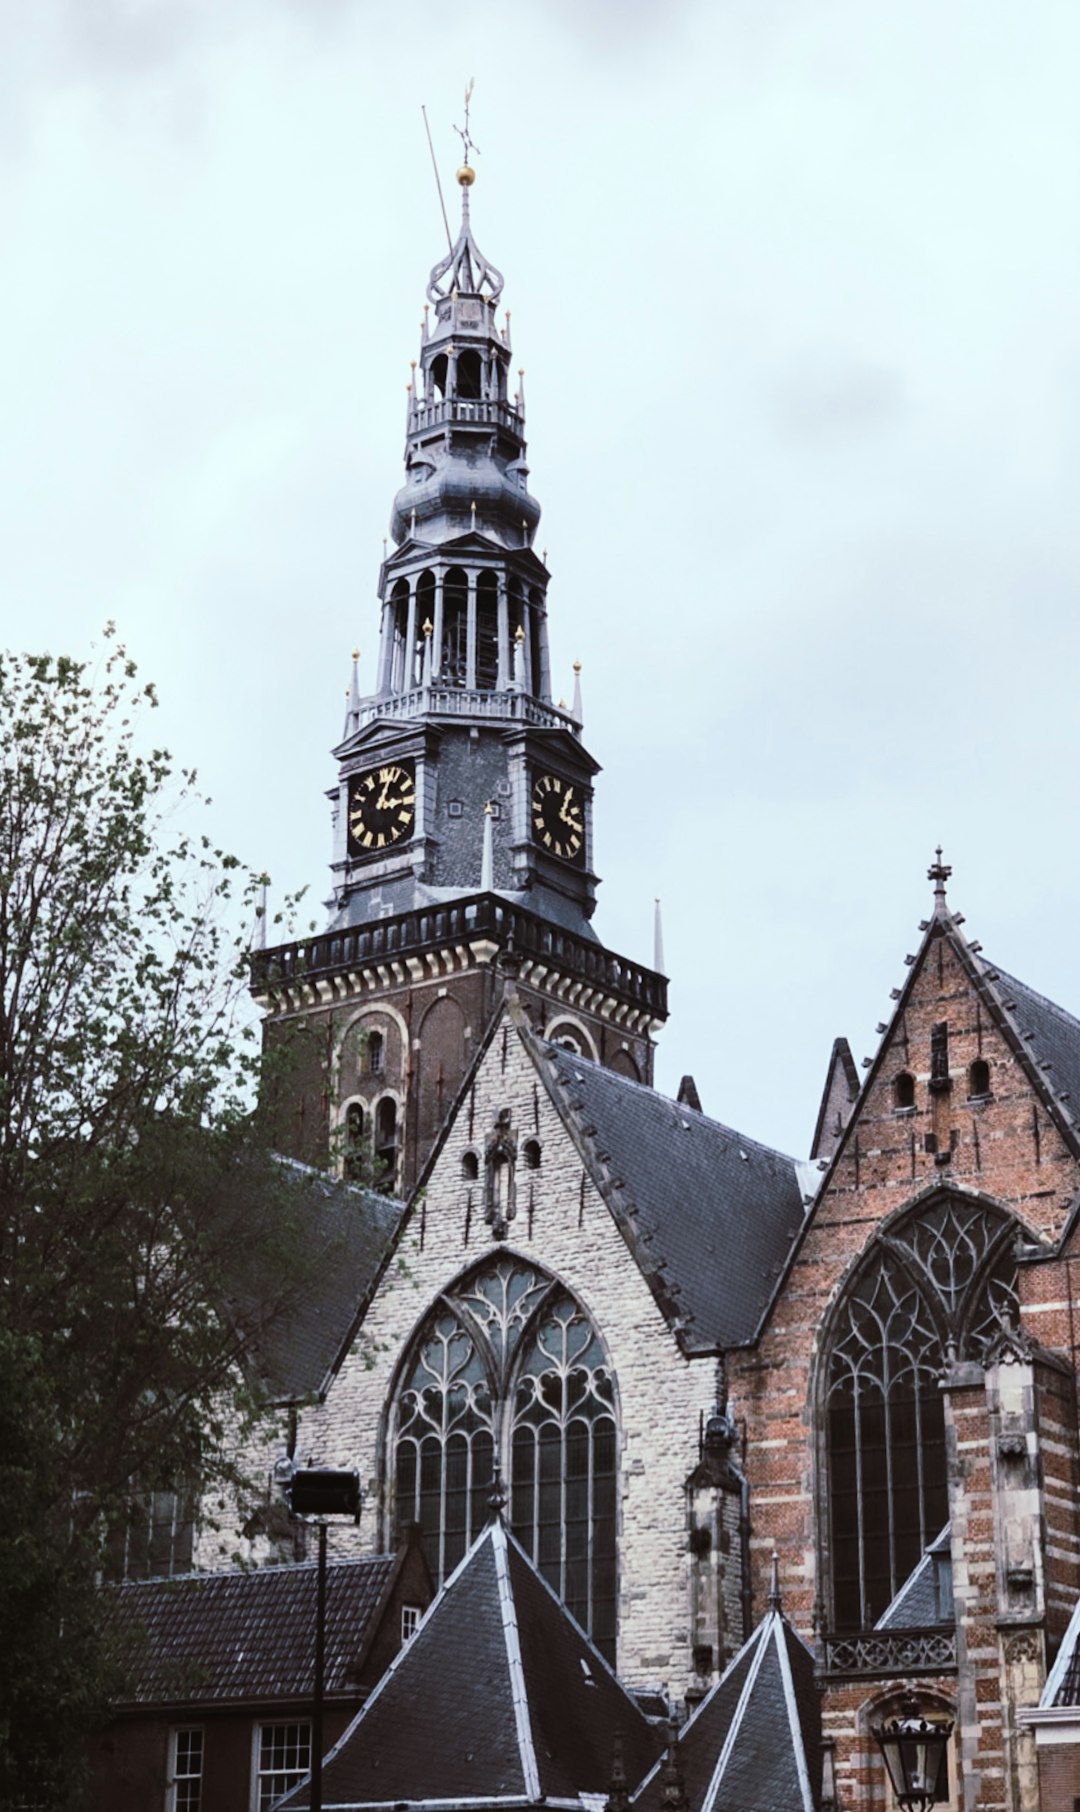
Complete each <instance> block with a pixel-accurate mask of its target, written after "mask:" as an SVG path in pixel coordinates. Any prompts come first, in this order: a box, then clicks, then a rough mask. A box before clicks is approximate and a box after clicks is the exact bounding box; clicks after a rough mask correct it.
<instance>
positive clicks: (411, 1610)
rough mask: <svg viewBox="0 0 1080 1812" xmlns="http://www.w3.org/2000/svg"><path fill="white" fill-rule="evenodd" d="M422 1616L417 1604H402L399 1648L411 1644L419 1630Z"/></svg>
mask: <svg viewBox="0 0 1080 1812" xmlns="http://www.w3.org/2000/svg"><path fill="white" fill-rule="evenodd" d="M423 1615H424V1613H423V1611H422V1610H421V1609H420V1606H419V1605H418V1604H403V1605H402V1607H401V1646H402V1648H404V1647H405V1644H406V1642H411V1641H412V1639H413V1637H414V1636H415V1634H416V1632H417V1630H418V1629H419V1628H420V1619H421V1617H422V1616H423Z"/></svg>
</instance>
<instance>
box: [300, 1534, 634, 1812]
mask: <svg viewBox="0 0 1080 1812" xmlns="http://www.w3.org/2000/svg"><path fill="white" fill-rule="evenodd" d="M617 1731H621V1732H622V1737H623V1743H624V1748H625V1753H626V1764H627V1769H628V1771H629V1772H630V1774H631V1775H632V1777H633V1778H635V1779H637V1778H640V1776H641V1775H642V1774H643V1773H644V1772H645V1770H646V1769H648V1768H649V1767H650V1766H651V1765H652V1762H653V1761H654V1759H655V1757H656V1754H657V1750H658V1747H659V1739H658V1737H657V1735H656V1732H655V1731H654V1729H653V1727H652V1726H651V1725H650V1724H649V1722H648V1720H647V1719H646V1718H645V1717H644V1716H643V1715H642V1713H641V1711H639V1709H638V1707H637V1705H636V1704H635V1702H634V1700H633V1699H632V1698H631V1696H630V1694H629V1693H628V1692H626V1691H625V1689H624V1688H623V1687H622V1686H621V1684H620V1683H619V1681H618V1679H617V1678H616V1676H615V1674H614V1673H613V1672H612V1670H611V1669H610V1668H609V1667H608V1665H607V1663H606V1661H604V1659H603V1657H602V1656H601V1655H600V1654H599V1653H598V1652H597V1650H596V1649H595V1648H594V1647H593V1646H592V1643H591V1642H590V1641H589V1639H588V1637H587V1636H585V1634H584V1633H583V1632H582V1630H580V1629H579V1628H578V1626H577V1624H576V1623H575V1622H574V1621H573V1619H572V1617H571V1616H570V1615H569V1613H568V1612H567V1610H566V1609H565V1607H564V1606H563V1605H561V1604H560V1603H559V1601H558V1599H557V1598H556V1596H555V1594H554V1592H552V1590H551V1588H550V1587H549V1586H548V1585H547V1584H546V1583H545V1582H544V1580H543V1579H542V1578H541V1577H540V1575H539V1573H538V1572H537V1571H536V1569H535V1567H534V1566H533V1564H532V1562H531V1561H530V1560H529V1559H528V1557H527V1556H526V1554H525V1553H524V1550H523V1549H522V1548H521V1547H519V1545H518V1543H517V1542H516V1541H515V1540H514V1538H513V1536H512V1535H510V1534H508V1532H507V1530H506V1528H505V1527H504V1525H503V1523H502V1520H501V1518H499V1519H496V1520H494V1521H492V1522H489V1523H488V1525H487V1527H486V1528H485V1529H484V1531H483V1533H482V1534H481V1535H480V1536H479V1537H478V1539H477V1540H476V1541H475V1542H474V1544H473V1546H472V1547H471V1548H470V1550H469V1552H468V1554H467V1555H466V1556H465V1559H464V1560H463V1561H462V1563H461V1565H460V1566H459V1567H458V1568H457V1570H456V1572H454V1573H453V1574H452V1575H451V1577H450V1578H449V1579H448V1580H447V1582H446V1584H445V1585H444V1586H443V1588H442V1590H441V1591H440V1592H439V1594H438V1596H437V1597H436V1599H435V1600H434V1602H433V1604H432V1605H431V1608H430V1609H429V1611H428V1613H427V1615H426V1616H425V1617H424V1619H423V1621H422V1622H421V1624H420V1627H419V1629H418V1630H417V1632H416V1634H415V1636H414V1637H413V1638H412V1640H411V1641H410V1642H409V1643H408V1644H407V1646H406V1647H405V1648H403V1649H402V1650H401V1653H400V1654H399V1655H398V1656H397V1657H396V1659H395V1660H394V1661H393V1662H392V1663H391V1665H390V1667H389V1668H388V1669H387V1671H386V1673H385V1674H384V1675H383V1678H382V1680H381V1681H380V1682H379V1684H378V1686H377V1687H376V1688H375V1690H374V1692H373V1693H372V1694H371V1697H370V1698H369V1699H368V1701H367V1703H366V1704H365V1706H364V1707H363V1710H362V1711H361V1712H359V1713H358V1715H357V1716H356V1718H354V1720H353V1722H352V1724H351V1725H350V1726H349V1728H348V1730H347V1731H346V1732H345V1734H344V1736H343V1737H342V1738H341V1740H340V1742H339V1743H338V1744H337V1745H336V1747H335V1748H334V1749H333V1750H332V1751H331V1752H330V1754H329V1756H327V1758H326V1760H325V1762H324V1764H323V1800H324V1804H325V1805H327V1806H333V1807H335V1808H339V1809H343V1808H350V1807H360V1806H367V1805H372V1804H380V1803H385V1802H387V1801H389V1802H391V1803H396V1802H397V1801H400V1800H406V1801H409V1802H412V1803H414V1804H416V1803H419V1804H424V1803H426V1802H430V1801H433V1800H443V1801H446V1800H453V1801H455V1802H457V1803H461V1802H464V1803H466V1804H469V1803H473V1802H476V1803H478V1804H480V1805H486V1804H490V1803H491V1802H492V1801H493V1800H498V1799H510V1800H517V1801H520V1802H523V1803H534V1802H538V1801H540V1800H542V1799H547V1800H548V1801H555V1802H558V1801H560V1800H563V1801H565V1800H567V1799H569V1800H571V1801H574V1800H576V1799H577V1797H578V1795H579V1793H583V1792H586V1793H596V1794H605V1795H606V1792H607V1789H608V1785H609V1781H610V1774H611V1756H612V1747H613V1743H614V1738H615V1734H616V1732H617ZM309 1804H310V1783H309V1782H303V1783H302V1784H301V1785H300V1786H299V1787H297V1788H295V1789H294V1791H293V1792H292V1793H291V1794H289V1795H288V1796H287V1797H286V1798H285V1799H283V1800H282V1801H281V1805H282V1807H289V1808H290V1809H292V1808H296V1809H300V1808H305V1807H307V1806H309Z"/></svg>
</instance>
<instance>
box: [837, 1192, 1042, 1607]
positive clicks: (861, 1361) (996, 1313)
mask: <svg viewBox="0 0 1080 1812" xmlns="http://www.w3.org/2000/svg"><path fill="white" fill-rule="evenodd" d="M1014 1236H1015V1223H1014V1222H1012V1221H1011V1220H1009V1219H1008V1217H1007V1216H1005V1215H1003V1214H1000V1213H998V1212H997V1211H996V1210H993V1209H990V1208H987V1207H986V1206H984V1205H983V1204H981V1203H977V1202H965V1201H961V1200H958V1199H956V1198H954V1197H949V1196H945V1197H942V1198H941V1199H940V1200H939V1201H937V1202H935V1203H934V1204H933V1205H932V1206H930V1207H928V1208H926V1209H923V1210H920V1211H919V1212H918V1213H916V1214H915V1215H913V1216H911V1217H910V1218H908V1219H907V1220H905V1221H904V1222H902V1223H901V1224H900V1225H899V1226H898V1227H894V1228H892V1229H890V1231H889V1233H888V1234H884V1235H882V1236H880V1237H879V1238H878V1239H877V1240H875V1242H874V1244H873V1246H872V1248H871V1250H870V1252H869V1254H868V1256H867V1259H866V1261H865V1263H864V1264H863V1266H862V1268H861V1270H860V1271H859V1272H858V1274H857V1275H856V1277H855V1280H854V1282H853V1283H852V1285H851V1287H850V1288H849V1290H848V1292H847V1295H846V1296H845V1298H844V1300H843V1302H842V1304H841V1307H840V1311H839V1313H838V1315H837V1318H836V1321H835V1323H834V1327H833V1331H832V1342H831V1354H830V1359H829V1371H828V1409H827V1440H828V1454H829V1516H830V1528H831V1564H832V1582H833V1627H834V1628H835V1629H836V1630H838V1631H844V1630H853V1629H871V1628H873V1626H874V1625H875V1624H876V1622H877V1620H878V1618H879V1617H880V1616H881V1615H882V1614H883V1613H884V1611H885V1610H886V1609H887V1608H888V1606H889V1604H890V1603H891V1602H892V1600H893V1598H894V1597H895V1596H896V1593H897V1592H898V1591H899V1589H900V1587H901V1586H902V1585H903V1583H904V1581H905V1580H906V1579H907V1577H908V1575H909V1574H910V1573H911V1572H912V1571H913V1569H914V1568H915V1567H916V1566H917V1565H918V1563H919V1560H920V1558H921V1556H922V1554H923V1552H924V1550H925V1549H926V1548H927V1547H929V1545H930V1543H931V1542H932V1541H933V1540H934V1538H935V1537H936V1535H937V1534H938V1532H939V1531H940V1529H941V1528H942V1526H943V1524H945V1523H946V1522H948V1520H949V1503H948V1486H947V1480H946V1472H945V1419H944V1407H943V1401H942V1395H941V1390H940V1386H939V1380H940V1377H941V1372H942V1369H943V1367H944V1363H945V1354H946V1352H947V1350H949V1348H950V1347H951V1348H952V1349H953V1350H954V1351H956V1352H957V1353H959V1354H961V1355H977V1354H978V1353H979V1352H980V1351H981V1350H982V1349H983V1347H985V1345H986V1342H987V1340H988V1339H989V1337H990V1335H991V1334H992V1333H993V1332H994V1331H995V1330H996V1329H997V1328H998V1327H999V1326H1000V1324H1001V1319H1002V1317H1006V1318H1011V1317H1012V1316H1013V1314H1014V1313H1015V1310H1016V1294H1015V1288H1014V1282H1015V1269H1016V1267H1015V1259H1014V1256H1013V1241H1014Z"/></svg>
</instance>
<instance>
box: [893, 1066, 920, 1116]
mask: <svg viewBox="0 0 1080 1812" xmlns="http://www.w3.org/2000/svg"><path fill="white" fill-rule="evenodd" d="M893 1106H894V1108H896V1110H897V1112H898V1113H903V1112H905V1110H906V1109H908V1108H910V1107H914V1106H915V1078H914V1076H913V1075H912V1074H911V1071H910V1070H901V1071H900V1074H899V1075H898V1076H897V1078H896V1081H895V1082H894V1083H893Z"/></svg>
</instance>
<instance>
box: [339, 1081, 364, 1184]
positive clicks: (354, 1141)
mask: <svg viewBox="0 0 1080 1812" xmlns="http://www.w3.org/2000/svg"><path fill="white" fill-rule="evenodd" d="M344 1168H345V1176H346V1179H347V1180H348V1181H349V1182H350V1183H359V1182H361V1181H362V1180H363V1174H364V1109H363V1106H362V1104H361V1103H360V1102H359V1101H350V1102H349V1105H348V1107H347V1108H346V1109H345V1152H344Z"/></svg>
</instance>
